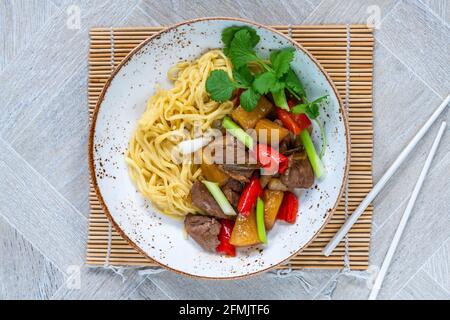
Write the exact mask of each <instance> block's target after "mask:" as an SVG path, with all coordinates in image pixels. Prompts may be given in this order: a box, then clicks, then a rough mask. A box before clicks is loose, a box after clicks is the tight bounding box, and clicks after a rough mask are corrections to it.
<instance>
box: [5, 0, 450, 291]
mask: <svg viewBox="0 0 450 320" xmlns="http://www.w3.org/2000/svg"><path fill="white" fill-rule="evenodd" d="M78 14H79V17H80V19H77V16H78ZM211 15H215V16H235V17H243V18H248V19H252V20H256V21H259V22H262V23H266V24H287V23H292V24H321V23H368V22H369V23H376V26H377V30H376V34H375V38H376V48H375V75H374V78H375V79H374V82H375V83H374V88H375V89H374V112H375V157H374V176H375V181H377V180H378V179H379V178H380V176H381V175H382V173H383V172H384V171H385V170H386V169H387V168H388V166H389V165H390V163H391V162H392V161H393V159H395V157H396V155H397V154H398V153H399V152H400V150H401V149H402V148H403V147H404V146H405V145H406V143H407V141H408V140H409V139H410V138H411V137H412V136H413V135H414V134H415V132H416V131H417V130H418V128H420V126H421V124H423V123H424V122H425V120H426V118H427V116H429V115H430V114H431V113H432V111H433V109H434V108H435V107H436V106H437V105H438V104H439V102H440V101H441V100H442V98H443V97H444V96H446V95H447V94H449V93H450V77H449V74H450V26H449V22H450V1H448V0H420V1H419V0H416V1H413V0H410V1H406V0H405V1H394V0H363V1H361V0H351V1H349V0H322V1H321V0H302V1H281V2H279V1H229V0H220V1H219V0H217V1H216V0H204V1H175V0H173V1H164V0H159V1H144V0H142V1H141V0H127V1H124V0H94V1H92V0H45V1H44V0H0V108H1V109H0V111H1V112H0V298H1V299H8V298H21V299H61V298H63V299H79V298H83V299H102V298H112V299H116V298H121V299H178V298H194V299H195V298H196V299H202V298H214V299H222V298H237V299H245V298H255V299H263V298H273V299H325V298H328V297H330V296H331V297H332V298H334V299H365V298H366V297H367V295H368V292H369V289H368V285H367V281H366V280H365V279H363V278H360V277H357V276H358V275H359V274H356V275H357V276H355V275H339V274H338V272H337V271H333V270H321V271H320V270H305V271H302V272H300V273H297V274H295V275H293V276H291V277H288V278H279V277H276V275H274V274H266V275H262V276H259V277H257V278H252V279H248V280H242V281H233V282H204V281H196V280H192V279H187V278H183V277H181V276H178V275H175V274H172V273H169V272H163V273H160V274H155V275H149V276H146V277H143V276H140V275H139V274H138V273H137V272H136V270H126V271H125V272H124V275H123V276H124V277H122V276H121V275H118V274H116V273H114V272H113V271H112V270H104V269H89V268H87V267H86V266H84V256H85V245H86V237H87V217H88V212H89V209H88V183H89V176H88V165H87V163H88V162H87V134H88V130H87V129H88V114H87V93H86V92H87V54H88V43H89V39H88V30H89V28H90V27H92V26H142V25H150V26H157V25H161V24H172V23H175V22H179V21H182V20H186V19H190V18H195V17H202V16H211ZM444 119H447V121H449V120H450V113H449V112H448V111H447V112H446V113H445V114H444V115H443V116H442V117H441V119H440V120H444ZM439 122H440V121H439ZM437 127H438V124H436V125H435V126H434V127H433V128H432V130H431V132H429V133H428V134H427V135H426V136H425V138H424V140H423V142H422V143H421V144H420V145H419V146H418V147H417V149H416V150H415V152H414V154H413V155H412V156H411V157H410V159H409V161H408V162H407V163H406V164H405V165H404V166H403V167H402V169H401V170H400V171H399V172H398V173H397V174H396V175H395V177H394V178H393V180H392V181H391V182H390V183H389V185H388V186H387V188H386V189H385V190H384V191H383V192H382V194H380V195H379V196H378V198H377V200H376V201H375V214H374V223H373V233H372V238H373V244H372V247H371V257H370V264H371V266H372V267H371V270H376V268H377V266H379V265H380V264H381V262H382V259H383V257H384V254H385V253H386V250H387V247H388V245H389V243H390V239H391V238H392V236H393V233H394V231H395V228H396V225H397V224H398V222H399V219H400V216H401V214H402V212H403V210H404V208H405V205H406V201H407V199H408V196H409V194H410V192H411V191H412V188H413V185H414V182H415V180H416V179H417V178H418V175H419V171H420V168H421V166H422V164H423V162H424V160H425V157H426V154H427V151H428V149H429V148H430V144H431V141H432V139H433V137H434V134H435V133H436V131H437ZM380 298H385V299H392V298H394V299H397V298H398V299H414V298H440V299H449V298H450V130H447V132H446V133H445V136H444V138H443V141H442V144H441V147H440V149H439V151H438V153H437V155H436V159H435V161H434V162H433V165H432V168H431V170H430V173H429V176H428V178H427V180H426V182H425V184H424V187H423V189H422V192H421V194H420V196H419V199H418V201H417V204H416V207H415V209H414V212H413V214H412V217H411V220H410V222H409V223H408V226H407V228H406V230H405V233H404V236H403V239H402V240H401V242H400V245H399V247H398V251H397V253H396V255H395V258H394V260H393V263H392V266H391V268H390V271H389V273H388V275H387V277H386V279H385V285H384V287H383V289H382V290H381V292H380Z"/></svg>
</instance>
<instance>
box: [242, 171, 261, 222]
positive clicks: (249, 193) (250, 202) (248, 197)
mask: <svg viewBox="0 0 450 320" xmlns="http://www.w3.org/2000/svg"><path fill="white" fill-rule="evenodd" d="M262 192H263V189H262V187H261V183H260V182H259V179H258V177H257V176H255V175H254V176H253V177H252V178H251V179H250V182H249V183H247V184H246V185H245V187H244V191H242V194H241V197H240V198H239V203H238V207H237V209H238V212H239V213H240V214H242V215H243V216H244V217H248V216H249V215H250V212H251V210H252V208H253V207H254V206H255V205H256V201H257V199H258V197H259V196H261V195H262Z"/></svg>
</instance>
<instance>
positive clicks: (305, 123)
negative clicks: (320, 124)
mask: <svg viewBox="0 0 450 320" xmlns="http://www.w3.org/2000/svg"><path fill="white" fill-rule="evenodd" d="M292 117H293V118H294V120H295V122H297V125H298V126H299V127H300V132H302V131H303V130H305V129H308V128H309V127H310V126H311V125H312V123H311V120H309V118H308V116H307V115H306V114H304V113H300V114H292Z"/></svg>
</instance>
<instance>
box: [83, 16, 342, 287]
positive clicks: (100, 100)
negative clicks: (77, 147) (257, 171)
mask: <svg viewBox="0 0 450 320" xmlns="http://www.w3.org/2000/svg"><path fill="white" fill-rule="evenodd" d="M210 20H226V21H236V22H242V23H246V24H250V25H253V26H256V27H259V28H263V29H266V30H269V31H271V32H273V33H275V34H277V35H279V36H281V37H283V38H285V39H287V40H288V41H289V42H290V43H292V44H293V46H294V47H297V48H298V49H299V50H301V51H303V53H305V54H306V55H307V56H308V57H309V58H310V59H311V61H312V62H313V63H314V64H315V65H316V66H317V67H318V69H319V71H320V72H321V73H322V74H323V75H324V77H325V79H326V80H327V82H328V84H329V85H330V86H331V88H332V90H333V92H334V94H335V96H336V98H337V100H338V104H339V113H340V115H341V116H342V119H343V121H344V128H345V145H346V159H345V168H344V175H343V179H342V185H341V187H340V190H339V194H338V197H337V199H336V202H335V204H334V206H333V208H332V209H331V210H328V212H327V217H326V218H325V220H324V222H323V224H322V226H321V227H320V228H319V229H318V230H317V231H316V232H315V234H314V235H313V236H312V237H311V239H310V240H309V241H308V242H307V243H306V244H305V245H303V246H302V247H301V248H300V249H299V250H297V251H296V252H294V253H293V254H292V255H290V256H289V257H287V258H286V259H284V260H282V261H280V262H279V263H277V264H274V265H272V266H269V267H267V268H264V269H261V270H258V271H255V272H250V273H247V274H243V275H239V276H231V277H211V276H202V275H197V274H191V273H188V272H186V271H181V270H177V269H174V268H172V267H170V266H167V265H165V264H164V263H162V262H160V261H158V260H156V259H155V258H152V257H150V256H149V255H148V254H147V253H146V252H145V251H144V250H143V249H141V248H140V247H139V246H138V245H137V244H135V243H134V242H133V241H132V240H131V239H130V238H129V237H128V236H127V234H126V233H125V231H123V230H122V228H121V227H120V226H119V225H118V224H117V223H116V221H115V220H114V218H113V216H112V215H111V213H110V212H109V209H108V206H107V205H106V203H105V201H104V199H103V196H102V193H101V191H100V188H99V186H98V183H97V175H96V173H95V163H94V136H95V129H96V124H97V116H98V113H99V110H100V107H101V105H102V103H103V100H104V98H105V95H106V92H107V91H108V89H109V87H110V85H111V82H112V81H113V80H114V79H115V77H116V76H117V74H118V73H119V71H120V70H121V69H122V67H124V66H125V65H126V64H127V63H128V62H129V60H130V59H131V58H132V57H133V56H134V55H135V54H136V53H137V52H138V51H139V50H141V49H142V48H143V47H144V46H146V45H147V44H148V43H149V42H151V41H152V40H153V39H155V38H157V37H159V36H161V35H162V34H164V33H166V32H168V31H170V30H173V29H176V28H178V27H180V26H183V25H188V24H192V23H195V22H202V21H210ZM349 133H350V128H349V122H348V115H347V112H346V111H345V109H344V104H343V102H342V98H341V96H340V95H339V92H338V90H337V88H336V85H335V84H334V81H333V80H332V79H331V77H330V75H329V74H328V72H327V71H326V70H325V69H324V67H323V66H322V65H321V64H320V62H319V61H318V60H317V59H316V58H315V57H314V56H313V55H312V54H311V53H310V52H309V51H308V50H307V49H306V48H305V47H303V45H302V44H300V43H298V42H297V41H295V40H294V39H292V38H290V37H289V36H286V35H285V34H283V33H281V32H280V31H278V30H276V29H274V28H272V27H271V26H267V25H264V24H261V23H258V22H254V21H251V20H247V19H242V18H233V17H221V16H217V17H201V18H196V19H190V20H186V21H182V22H180V23H177V24H174V25H171V26H168V27H165V28H164V27H163V29H162V30H161V31H159V32H157V33H155V34H154V35H152V36H151V37H149V38H147V39H146V40H144V41H143V42H141V43H140V44H139V45H137V47H135V48H134V49H133V50H131V51H130V52H129V53H128V54H127V55H126V56H125V57H124V58H123V60H122V61H121V62H120V63H119V65H118V66H117V67H116V68H115V69H114V70H113V72H112V73H111V75H110V76H109V77H108V80H107V81H106V82H105V85H104V86H103V89H102V91H101V93H100V95H99V97H98V100H97V103H96V105H95V109H94V110H93V113H92V119H91V123H90V127H89V141H88V142H89V143H88V161H89V173H90V178H91V183H92V186H93V188H94V191H95V194H96V196H97V199H98V201H99V202H100V204H101V206H102V209H103V211H104V214H105V215H106V217H107V219H108V220H109V222H110V223H111V225H112V227H114V228H115V230H116V231H117V233H119V235H120V236H121V237H122V238H123V239H125V240H126V241H127V242H128V244H130V245H131V246H132V247H133V248H134V249H135V250H136V251H138V252H139V253H140V254H142V255H143V256H144V257H146V258H148V259H150V260H151V261H153V262H155V263H156V264H157V265H159V266H160V267H162V268H164V269H166V270H169V271H172V272H175V273H177V274H180V275H183V276H187V277H190V278H194V279H202V280H237V279H246V278H249V277H252V276H256V275H258V274H262V273H265V272H268V271H270V270H273V269H275V268H277V267H279V266H280V265H282V264H283V263H285V262H286V261H289V260H290V259H292V258H293V257H294V256H296V255H298V254H299V253H301V252H302V251H303V250H304V249H305V248H306V247H307V246H308V245H310V244H311V243H312V242H313V241H314V240H315V239H316V238H317V236H318V235H319V234H320V233H321V232H322V230H323V229H324V228H325V227H326V226H327V224H328V222H329V221H330V219H331V217H332V216H333V215H334V213H335V212H336V209H337V207H338V205H339V202H340V200H341V198H342V196H343V193H344V189H345V185H346V183H347V182H348V178H349V177H348V175H349V171H350V152H351V149H350V134H349Z"/></svg>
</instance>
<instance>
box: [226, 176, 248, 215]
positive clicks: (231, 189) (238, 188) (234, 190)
mask: <svg viewBox="0 0 450 320" xmlns="http://www.w3.org/2000/svg"><path fill="white" fill-rule="evenodd" d="M243 188H244V186H243V184H242V183H240V182H239V181H237V180H234V179H230V180H228V182H227V183H226V184H225V185H224V186H223V187H222V191H223V193H224V194H225V196H226V197H227V199H228V201H229V202H230V203H231V205H232V206H233V207H234V208H235V209H237V206H238V203H239V198H240V197H241V192H242V190H243Z"/></svg>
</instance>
